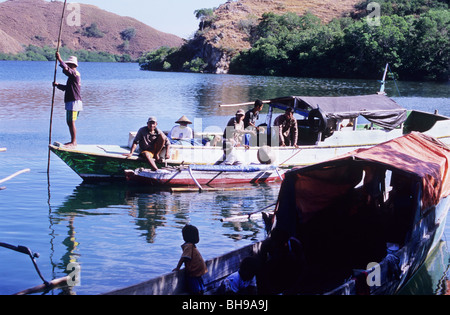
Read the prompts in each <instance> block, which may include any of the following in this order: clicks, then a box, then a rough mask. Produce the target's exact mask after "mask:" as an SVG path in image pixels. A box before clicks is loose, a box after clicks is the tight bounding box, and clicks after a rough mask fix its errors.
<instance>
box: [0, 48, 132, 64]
mask: <svg viewBox="0 0 450 315" xmlns="http://www.w3.org/2000/svg"><path fill="white" fill-rule="evenodd" d="M55 51H56V49H55V48H53V47H49V46H44V47H37V46H33V45H29V46H28V47H26V49H25V52H23V53H19V54H4V53H0V60H25V61H54V60H55ZM60 53H61V55H62V56H63V57H64V56H67V57H68V56H72V55H73V56H77V57H78V60H79V61H81V62H133V61H134V60H132V58H131V56H130V55H128V54H124V55H113V54H110V53H107V52H94V51H87V50H78V51H74V50H71V49H68V48H67V47H61V49H60Z"/></svg>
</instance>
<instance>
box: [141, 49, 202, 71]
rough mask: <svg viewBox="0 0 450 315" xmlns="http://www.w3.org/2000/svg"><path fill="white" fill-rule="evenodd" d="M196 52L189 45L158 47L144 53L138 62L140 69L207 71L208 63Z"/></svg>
mask: <svg viewBox="0 0 450 315" xmlns="http://www.w3.org/2000/svg"><path fill="white" fill-rule="evenodd" d="M194 46H195V45H194ZM197 46H198V45H197ZM196 53H197V52H196V50H195V49H194V48H193V46H190V45H184V46H182V47H180V48H169V47H160V48H158V49H157V50H153V51H151V52H148V53H146V54H144V55H143V56H142V57H141V58H139V60H138V62H139V65H140V66H141V69H142V70H152V71H184V72H207V71H208V70H209V69H208V64H207V63H206V62H205V61H204V60H203V59H202V58H200V57H198V56H196Z"/></svg>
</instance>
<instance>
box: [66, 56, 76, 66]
mask: <svg viewBox="0 0 450 315" xmlns="http://www.w3.org/2000/svg"><path fill="white" fill-rule="evenodd" d="M64 63H65V64H68V63H70V64H73V65H75V66H77V67H78V58H77V57H75V56H70V57H69V59H67V61H64Z"/></svg>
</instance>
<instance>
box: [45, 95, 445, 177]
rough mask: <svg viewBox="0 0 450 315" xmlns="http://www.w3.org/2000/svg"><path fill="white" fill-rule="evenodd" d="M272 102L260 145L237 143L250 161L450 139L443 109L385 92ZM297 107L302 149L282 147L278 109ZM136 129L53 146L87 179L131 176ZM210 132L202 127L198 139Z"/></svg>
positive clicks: (303, 158)
mask: <svg viewBox="0 0 450 315" xmlns="http://www.w3.org/2000/svg"><path fill="white" fill-rule="evenodd" d="M265 103H266V104H268V106H269V114H268V115H267V120H266V128H265V129H266V130H265V132H264V133H261V134H259V135H258V138H257V139H258V143H257V144H258V145H257V146H250V147H249V148H246V147H238V148H236V152H237V153H238V154H239V155H241V156H243V160H242V162H243V163H244V164H256V163H261V161H260V159H259V158H258V154H259V153H260V152H261V149H262V148H263V147H267V146H270V148H271V156H270V158H268V159H266V160H265V161H262V162H263V163H272V164H275V165H278V166H279V167H280V168H285V169H290V168H292V167H298V166H307V165H312V164H315V163H317V162H320V161H326V160H328V159H330V158H334V157H337V156H340V155H342V154H345V153H347V152H351V151H353V150H356V149H358V148H367V147H371V146H373V145H376V144H379V143H382V142H385V141H388V140H391V139H395V138H397V137H399V136H402V135H404V134H408V133H410V132H413V131H419V132H423V133H426V134H428V135H430V136H433V137H435V138H437V139H439V140H441V141H443V142H445V143H449V144H450V119H449V118H448V117H445V116H441V115H438V114H430V113H425V112H419V111H407V110H406V109H404V108H402V107H401V106H399V105H398V104H397V103H396V102H395V101H394V100H392V99H390V98H389V97H387V96H385V95H378V94H376V95H365V96H344V97H302V96H289V97H282V98H277V99H272V100H268V101H265ZM287 108H293V109H294V111H295V113H296V118H297V124H298V129H299V135H298V139H297V144H298V148H296V147H280V146H278V144H277V141H278V136H277V132H276V130H275V128H274V127H273V126H272V124H273V122H272V116H273V115H275V109H281V110H285V109H287ZM134 135H135V133H130V137H129V138H130V139H129V142H128V143H129V144H128V147H126V146H123V147H121V146H118V145H78V146H77V147H76V148H66V147H64V146H63V145H58V144H56V145H50V150H51V151H52V152H53V153H54V154H56V155H57V156H58V157H60V158H61V159H62V160H63V161H64V162H65V163H66V164H67V165H68V166H69V167H71V168H72V169H73V170H74V171H75V172H76V173H77V174H78V175H79V176H80V177H82V178H83V179H84V180H98V179H102V180H104V179H121V180H124V179H125V175H124V171H125V170H127V169H131V170H133V169H137V168H141V167H144V168H146V167H148V165H147V164H146V163H145V162H144V161H143V160H141V159H139V158H138V157H137V156H133V157H131V158H126V157H124V156H123V154H124V153H128V152H129V146H130V142H131V141H132V139H133V136H134ZM203 135H204V133H202V131H200V132H196V137H198V139H197V140H199V141H197V143H201V142H202V141H201V140H202V139H203V138H202V137H203ZM218 143H220V144H219V145H218V146H213V145H210V146H203V145H189V144H188V145H186V144H182V145H178V144H174V145H172V146H171V152H170V159H168V160H166V161H165V162H164V163H163V164H161V165H158V166H159V167H163V166H166V165H169V166H180V165H182V164H185V165H190V164H196V165H212V164H216V163H217V162H218V161H222V160H223V149H222V145H221V141H218Z"/></svg>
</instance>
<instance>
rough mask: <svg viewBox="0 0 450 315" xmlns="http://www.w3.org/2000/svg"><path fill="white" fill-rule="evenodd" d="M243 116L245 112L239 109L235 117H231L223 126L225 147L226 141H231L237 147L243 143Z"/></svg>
mask: <svg viewBox="0 0 450 315" xmlns="http://www.w3.org/2000/svg"><path fill="white" fill-rule="evenodd" d="M244 116H245V112H244V110H243V109H239V110H238V111H237V112H236V115H235V117H233V118H231V119H230V120H229V121H228V123H227V126H226V127H225V131H224V132H223V142H224V143H223V144H224V149H225V143H226V141H228V142H232V143H233V144H234V146H236V147H239V146H241V145H243V144H244V141H243V135H244V133H245V131H244Z"/></svg>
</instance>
